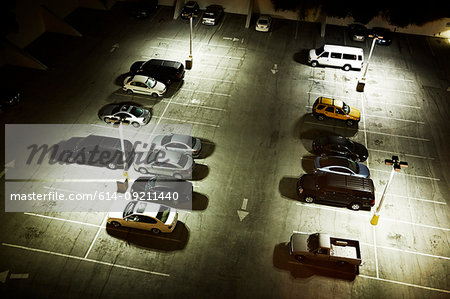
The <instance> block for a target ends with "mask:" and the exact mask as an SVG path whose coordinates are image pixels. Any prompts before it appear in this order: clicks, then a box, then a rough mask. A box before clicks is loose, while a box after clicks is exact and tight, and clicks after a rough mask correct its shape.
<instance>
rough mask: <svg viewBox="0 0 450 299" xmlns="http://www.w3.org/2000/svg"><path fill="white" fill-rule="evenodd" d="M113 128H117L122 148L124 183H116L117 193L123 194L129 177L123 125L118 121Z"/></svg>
mask: <svg viewBox="0 0 450 299" xmlns="http://www.w3.org/2000/svg"><path fill="white" fill-rule="evenodd" d="M114 128H119V136H120V146H121V148H122V159H123V175H124V176H125V182H122V181H117V192H120V193H125V192H126V191H127V189H128V181H129V180H130V177H129V176H128V171H127V168H128V165H127V156H126V154H125V144H124V141H123V124H122V121H121V120H119V121H117V122H115V123H114Z"/></svg>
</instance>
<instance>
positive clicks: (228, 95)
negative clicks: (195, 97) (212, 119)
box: [181, 88, 231, 97]
mask: <svg viewBox="0 0 450 299" xmlns="http://www.w3.org/2000/svg"><path fill="white" fill-rule="evenodd" d="M181 91H189V92H194V93H195V92H198V93H205V94H212V95H216V96H223V97H231V95H230V94H227V93H219V92H212V91H203V90H196V89H188V88H183V89H181Z"/></svg>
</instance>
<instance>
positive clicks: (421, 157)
mask: <svg viewBox="0 0 450 299" xmlns="http://www.w3.org/2000/svg"><path fill="white" fill-rule="evenodd" d="M367 150H369V151H373V152H380V153H387V154H390V155H394V154H400V155H402V156H407V157H412V158H419V159H428V160H434V158H433V157H425V156H419V155H412V154H406V153H402V152H395V153H394V152H390V151H384V150H379V149H374V148H367Z"/></svg>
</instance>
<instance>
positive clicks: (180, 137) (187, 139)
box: [172, 134, 192, 145]
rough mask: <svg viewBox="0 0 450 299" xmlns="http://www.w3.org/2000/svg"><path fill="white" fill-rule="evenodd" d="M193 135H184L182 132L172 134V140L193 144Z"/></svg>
mask: <svg viewBox="0 0 450 299" xmlns="http://www.w3.org/2000/svg"><path fill="white" fill-rule="evenodd" d="M191 138H192V137H191V136H189V135H182V134H172V141H173V142H179V143H184V144H186V145H187V144H191V145H192V141H191Z"/></svg>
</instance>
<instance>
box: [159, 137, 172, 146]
mask: <svg viewBox="0 0 450 299" xmlns="http://www.w3.org/2000/svg"><path fill="white" fill-rule="evenodd" d="M170 140H172V135H166V136H164V137H163V138H162V139H161V145H164V144H167V143H169V142H170Z"/></svg>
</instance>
